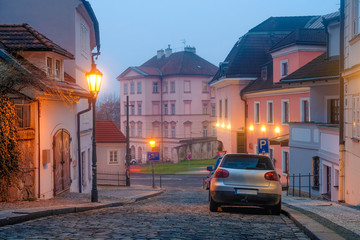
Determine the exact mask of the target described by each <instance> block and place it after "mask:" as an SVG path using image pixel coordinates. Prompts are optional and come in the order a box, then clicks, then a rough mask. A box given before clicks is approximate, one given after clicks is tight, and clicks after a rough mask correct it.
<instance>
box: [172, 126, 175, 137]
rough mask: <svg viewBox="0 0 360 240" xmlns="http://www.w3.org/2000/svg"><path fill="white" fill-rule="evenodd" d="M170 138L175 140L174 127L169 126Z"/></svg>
mask: <svg viewBox="0 0 360 240" xmlns="http://www.w3.org/2000/svg"><path fill="white" fill-rule="evenodd" d="M171 137H172V138H175V126H171Z"/></svg>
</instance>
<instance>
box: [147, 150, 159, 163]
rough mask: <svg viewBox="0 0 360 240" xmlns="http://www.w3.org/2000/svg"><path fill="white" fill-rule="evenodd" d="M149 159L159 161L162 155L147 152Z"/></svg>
mask: <svg viewBox="0 0 360 240" xmlns="http://www.w3.org/2000/svg"><path fill="white" fill-rule="evenodd" d="M147 159H148V160H149V161H159V160H160V154H159V152H147Z"/></svg>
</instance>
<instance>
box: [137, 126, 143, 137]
mask: <svg viewBox="0 0 360 240" xmlns="http://www.w3.org/2000/svg"><path fill="white" fill-rule="evenodd" d="M137 130H138V131H137V132H138V134H137V135H138V137H142V124H138V126H137Z"/></svg>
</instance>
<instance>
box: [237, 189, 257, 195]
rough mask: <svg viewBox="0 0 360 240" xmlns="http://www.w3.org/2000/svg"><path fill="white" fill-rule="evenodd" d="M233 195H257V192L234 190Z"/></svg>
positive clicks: (252, 190)
mask: <svg viewBox="0 0 360 240" xmlns="http://www.w3.org/2000/svg"><path fill="white" fill-rule="evenodd" d="M235 194H247V195H257V194H258V191H257V190H255V189H235Z"/></svg>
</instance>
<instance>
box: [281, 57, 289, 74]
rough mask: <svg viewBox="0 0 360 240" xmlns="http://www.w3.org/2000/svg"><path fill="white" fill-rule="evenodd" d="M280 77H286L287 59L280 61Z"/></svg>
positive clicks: (287, 69) (287, 70)
mask: <svg viewBox="0 0 360 240" xmlns="http://www.w3.org/2000/svg"><path fill="white" fill-rule="evenodd" d="M280 73H281V77H286V76H287V75H288V74H289V61H288V60H287V59H286V60H283V61H281V62H280Z"/></svg>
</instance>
